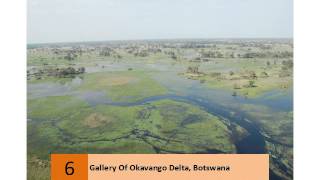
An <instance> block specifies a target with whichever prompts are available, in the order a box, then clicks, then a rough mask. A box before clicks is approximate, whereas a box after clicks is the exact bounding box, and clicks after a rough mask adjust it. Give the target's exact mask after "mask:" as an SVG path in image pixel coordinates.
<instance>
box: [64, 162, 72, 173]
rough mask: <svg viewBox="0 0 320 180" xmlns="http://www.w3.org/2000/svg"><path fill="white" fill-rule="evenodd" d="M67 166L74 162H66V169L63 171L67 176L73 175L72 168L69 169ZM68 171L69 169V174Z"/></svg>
mask: <svg viewBox="0 0 320 180" xmlns="http://www.w3.org/2000/svg"><path fill="white" fill-rule="evenodd" d="M69 164H74V162H73V161H69V162H67V164H66V167H65V171H66V174H67V175H72V174H73V173H74V168H73V167H69V166H68V165H69ZM68 169H70V170H69V171H71V172H68Z"/></svg>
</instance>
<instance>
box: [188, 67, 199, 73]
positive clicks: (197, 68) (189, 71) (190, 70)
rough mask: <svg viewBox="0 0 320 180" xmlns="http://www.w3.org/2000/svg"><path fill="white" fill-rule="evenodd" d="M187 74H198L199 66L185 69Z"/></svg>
mask: <svg viewBox="0 0 320 180" xmlns="http://www.w3.org/2000/svg"><path fill="white" fill-rule="evenodd" d="M187 73H192V74H199V73H200V72H199V66H189V67H188V69H187Z"/></svg>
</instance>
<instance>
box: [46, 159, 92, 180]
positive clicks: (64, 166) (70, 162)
mask: <svg viewBox="0 0 320 180" xmlns="http://www.w3.org/2000/svg"><path fill="white" fill-rule="evenodd" d="M87 179H88V155H87V154H51V180H87Z"/></svg>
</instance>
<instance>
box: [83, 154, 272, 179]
mask: <svg viewBox="0 0 320 180" xmlns="http://www.w3.org/2000/svg"><path fill="white" fill-rule="evenodd" d="M88 179H89V180H105V179H108V180H128V179H132V180H133V179H139V180H150V179H152V180H163V179H166V180H179V179H181V180H195V179H201V180H236V179H239V180H258V179H259V180H268V179H269V155H268V154H89V155H88Z"/></svg>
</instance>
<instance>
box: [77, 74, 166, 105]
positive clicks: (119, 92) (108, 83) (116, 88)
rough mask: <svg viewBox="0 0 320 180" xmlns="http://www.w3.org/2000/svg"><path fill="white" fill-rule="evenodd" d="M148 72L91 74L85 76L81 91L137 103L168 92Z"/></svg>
mask: <svg viewBox="0 0 320 180" xmlns="http://www.w3.org/2000/svg"><path fill="white" fill-rule="evenodd" d="M149 76H150V75H149V74H148V73H146V72H139V71H125V72H105V73H91V74H87V75H86V76H84V79H83V83H82V84H81V86H80V87H78V89H79V90H81V91H104V92H106V95H107V97H109V98H111V99H112V101H117V102H118V101H124V102H128V101H137V100H141V99H143V98H146V97H150V96H154V95H161V94H165V93H166V92H167V91H166V89H165V88H164V87H162V86H161V85H160V84H158V83H157V82H155V81H154V80H153V79H151V78H150V77H149Z"/></svg>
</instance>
